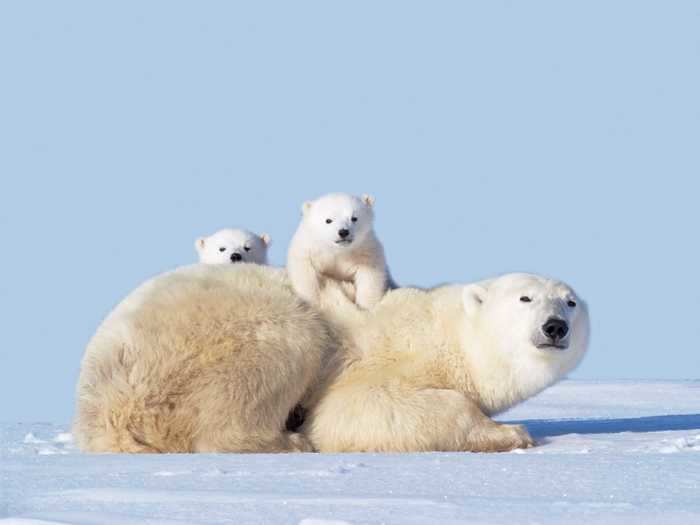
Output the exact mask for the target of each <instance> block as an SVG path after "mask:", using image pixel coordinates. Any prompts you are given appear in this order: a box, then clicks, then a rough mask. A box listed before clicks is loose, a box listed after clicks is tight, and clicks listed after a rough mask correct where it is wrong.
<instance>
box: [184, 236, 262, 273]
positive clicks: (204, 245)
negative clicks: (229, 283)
mask: <svg viewBox="0 0 700 525" xmlns="http://www.w3.org/2000/svg"><path fill="white" fill-rule="evenodd" d="M271 242H272V241H271V239H270V236H269V235H268V234H267V233H263V234H262V235H257V234H255V233H253V232H249V231H248V230H238V229H231V228H227V229H224V230H219V231H218V232H216V233H214V234H212V235H210V236H209V237H200V238H199V239H197V240H196V241H195V243H194V247H195V249H196V250H197V253H198V254H199V262H202V263H205V264H228V263H238V262H249V263H255V264H267V249H268V248H269V246H270V243H271Z"/></svg>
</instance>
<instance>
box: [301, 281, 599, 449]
mask: <svg viewBox="0 0 700 525" xmlns="http://www.w3.org/2000/svg"><path fill="white" fill-rule="evenodd" d="M324 310H325V311H326V315H328V316H329V317H330V318H331V319H332V323H333V324H335V325H336V327H337V328H336V329H338V330H339V331H340V337H339V339H340V340H341V341H342V343H343V349H342V350H341V352H339V353H338V354H337V355H336V359H337V363H336V364H335V365H334V366H333V367H331V371H330V374H329V375H328V377H327V378H326V379H325V380H323V381H322V384H321V385H320V387H319V388H317V391H316V393H315V397H314V398H313V399H311V400H310V408H311V409H310V412H309V415H308V418H307V422H306V423H305V425H304V428H303V431H304V433H305V434H306V435H308V436H309V438H310V440H311V443H312V444H313V445H314V448H315V449H316V450H319V451H321V452H423V451H431V450H442V451H455V450H457V451H458V450H469V451H479V452H489V451H506V450H512V449H514V448H525V447H529V446H532V445H533V444H534V442H533V440H532V438H531V437H530V435H529V434H528V432H527V430H526V429H525V428H524V427H523V426H521V425H506V424H500V423H496V422H495V421H493V420H492V419H490V418H489V416H490V415H493V414H497V413H498V412H502V411H503V410H506V409H508V408H510V407H511V406H513V405H515V404H517V403H519V402H520V401H523V400H525V399H527V398H528V397H531V396H533V395H535V394H537V393H538V392H540V391H541V390H543V389H544V388H546V387H547V386H550V385H552V384H553V383H555V382H556V381H558V380H559V379H561V378H562V377H563V376H564V375H566V374H567V373H568V372H569V371H571V370H572V369H573V368H574V367H575V366H576V365H577V364H578V363H579V361H580V360H581V358H582V357H583V355H584V353H585V351H586V349H587V347H588V334H589V320H588V312H587V308H586V306H585V304H584V303H583V301H581V300H580V299H579V298H577V297H576V294H575V293H574V291H573V290H572V289H571V288H569V287H568V286H566V285H564V284H563V283H560V282H557V281H553V280H549V279H544V278H542V277H539V276H536V275H529V274H509V275H505V276H502V277H499V278H496V279H492V280H488V281H484V282H482V283H477V284H472V285H467V286H460V285H455V286H446V287H442V288H437V289H434V290H431V291H424V290H417V289H399V290H395V291H392V292H390V293H389V294H387V295H386V296H385V298H384V299H383V300H382V301H381V302H380V303H379V304H378V305H377V306H376V307H375V309H374V310H373V311H371V312H365V311H360V310H358V309H356V308H353V307H352V306H348V300H347V299H346V298H345V296H344V295H343V294H341V293H335V296H331V295H330V294H329V295H327V296H326V297H325V304H324Z"/></svg>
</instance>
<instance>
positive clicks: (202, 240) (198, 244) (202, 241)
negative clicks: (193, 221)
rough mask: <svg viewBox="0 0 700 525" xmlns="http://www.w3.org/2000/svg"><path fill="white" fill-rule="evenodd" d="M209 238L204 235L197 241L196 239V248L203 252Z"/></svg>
mask: <svg viewBox="0 0 700 525" xmlns="http://www.w3.org/2000/svg"><path fill="white" fill-rule="evenodd" d="M206 242H207V240H206V239H205V238H204V237H200V238H199V239H197V240H196V241H194V248H195V250H197V251H198V252H201V251H202V250H203V249H204V245H205V244H206Z"/></svg>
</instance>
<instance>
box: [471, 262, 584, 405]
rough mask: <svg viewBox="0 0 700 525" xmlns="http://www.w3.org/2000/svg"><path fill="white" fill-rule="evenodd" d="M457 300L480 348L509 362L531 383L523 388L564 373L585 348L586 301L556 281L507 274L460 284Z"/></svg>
mask: <svg viewBox="0 0 700 525" xmlns="http://www.w3.org/2000/svg"><path fill="white" fill-rule="evenodd" d="M463 302H464V310H465V313H466V315H467V317H468V318H469V321H470V322H471V323H472V326H474V327H475V329H476V330H478V333H479V334H480V337H483V338H484V339H481V340H482V342H485V346H486V349H485V351H487V352H492V353H493V355H495V356H496V357H497V358H498V359H499V360H500V361H502V362H508V363H511V364H512V365H513V367H514V369H515V370H516V371H517V372H516V373H519V374H522V377H521V380H522V381H523V382H524V383H531V387H532V388H526V390H531V389H532V390H534V391H538V390H541V389H542V388H544V387H546V386H548V385H549V384H552V383H553V382H555V381H556V380H558V379H560V378H561V377H563V376H564V375H566V374H567V373H568V372H570V371H571V370H572V369H573V368H575V367H576V365H577V364H578V363H579V361H580V360H581V358H582V357H583V355H584V354H585V352H586V350H587V348H588V338H589V319H588V310H587V308H586V304H585V303H584V302H583V300H582V299H581V298H580V297H578V296H577V295H576V293H575V292H574V291H573V290H572V289H571V288H570V287H569V286H567V285H565V284H564V283H562V282H559V281H555V280H551V279H546V278H544V277H540V276H537V275H531V274H523V273H516V274H508V275H504V276H502V277H498V278H496V279H492V280H489V281H484V282H481V283H476V284H471V285H468V286H466V287H465V288H464V291H463ZM540 383H541V384H540ZM533 393H534V392H533Z"/></svg>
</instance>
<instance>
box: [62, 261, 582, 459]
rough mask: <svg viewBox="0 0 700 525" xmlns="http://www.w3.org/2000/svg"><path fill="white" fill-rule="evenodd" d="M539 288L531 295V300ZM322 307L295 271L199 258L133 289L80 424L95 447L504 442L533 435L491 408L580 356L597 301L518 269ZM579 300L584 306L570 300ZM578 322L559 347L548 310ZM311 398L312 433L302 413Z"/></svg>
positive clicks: (90, 378)
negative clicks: (297, 428) (294, 422)
mask: <svg viewBox="0 0 700 525" xmlns="http://www.w3.org/2000/svg"><path fill="white" fill-rule="evenodd" d="M525 299H527V301H525ZM320 301H321V302H320V306H319V309H318V310H314V309H312V308H311V307H309V306H308V305H307V304H306V303H304V302H303V301H301V300H300V299H299V298H298V297H297V296H296V295H295V294H294V293H293V291H292V290H291V287H290V285H289V284H288V281H287V278H286V276H285V274H284V272H283V271H280V270H275V269H272V268H269V267H263V266H258V265H250V264H241V265H221V266H211V265H197V266H192V267H186V268H183V269H180V270H176V271H174V272H171V273H168V274H164V275H161V276H159V277H156V278H155V279H152V280H151V281H149V282H147V283H146V284H144V285H143V286H141V287H140V288H138V289H137V290H136V291H134V292H133V293H132V294H131V295H129V296H128V297H127V298H126V299H125V300H124V301H123V302H122V303H121V304H120V305H118V306H117V307H116V308H115V310H114V311H113V312H112V313H111V314H110V315H109V316H108V317H107V319H105V321H104V322H103V323H102V325H101V327H100V328H99V329H98V331H97V333H96V334H95V336H94V337H93V339H92V340H91V341H90V343H89V345H88V347H87V350H86V353H85V357H84V359H83V363H82V369H81V374H80V379H79V383H78V391H77V397H78V407H77V408H78V410H77V420H76V423H75V436H76V439H77V441H78V444H79V445H80V447H81V448H82V449H83V450H86V451H90V452H284V451H303V450H311V448H312V446H313V448H315V449H316V450H320V451H322V452H352V451H395V452H404V451H405V452H418V451H428V450H453V451H459V450H472V451H501V450H510V449H513V448H517V447H527V446H530V445H532V444H533V441H532V439H531V438H530V436H529V435H528V433H527V431H526V430H525V429H524V428H523V427H521V426H517V425H504V424H499V423H496V422H494V421H493V420H491V419H490V417H489V416H490V415H493V414H495V413H498V412H500V411H502V410H505V409H507V408H509V407H510V406H512V405H514V404H516V403H518V402H520V401H522V400H524V399H526V398H528V397H530V396H532V395H534V394H536V393H537V392H539V391H541V390H542V389H544V388H545V387H547V386H548V385H550V384H552V383H554V382H555V381H557V380H558V379H560V378H561V377H562V376H564V375H565V374H566V373H567V372H568V371H570V370H571V369H573V368H574V366H576V364H577V363H578V362H579V360H580V359H581V357H582V356H583V354H584V352H585V350H586V347H587V341H588V314H587V311H586V307H585V305H584V304H583V302H582V301H581V300H580V299H578V298H577V297H576V295H575V294H574V292H573V291H572V290H571V289H570V288H569V287H567V286H565V285H563V284H562V283H559V282H557V281H551V280H547V279H543V278H541V277H537V276H532V275H524V274H515V275H508V276H504V277H500V278H497V279H493V280H491V281H487V282H483V283H479V284H475V285H468V286H448V287H444V288H440V289H436V290H433V291H422V290H416V289H400V290H395V291H392V292H389V293H388V294H386V295H385V296H384V298H383V299H382V301H381V302H380V303H379V304H378V305H377V306H376V307H375V308H374V310H372V311H366V310H362V309H360V308H358V307H357V306H356V305H355V304H354V303H353V302H352V301H351V300H349V299H348V298H347V295H346V293H345V291H344V290H343V289H342V285H341V286H337V285H335V284H332V285H329V286H327V287H326V288H325V289H324V292H323V294H322V296H321V298H320ZM572 305H573V306H572ZM551 318H557V319H561V320H565V321H566V322H567V323H568V326H569V327H570V329H569V333H568V335H567V336H566V337H564V338H562V339H560V340H558V341H556V343H557V344H558V345H559V348H555V347H554V346H552V345H548V344H547V343H548V341H547V339H546V338H545V337H544V335H543V330H542V328H543V323H545V322H546V321H547V320H548V319H551ZM299 403H300V404H302V405H303V406H304V407H306V408H307V409H308V410H309V414H308V418H307V421H306V423H305V425H304V427H303V428H302V433H301V434H295V433H289V432H286V431H285V420H286V418H287V416H288V414H289V413H290V411H291V410H292V409H293V408H294V407H295V406H296V405H297V404H299Z"/></svg>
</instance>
